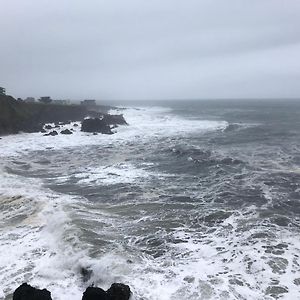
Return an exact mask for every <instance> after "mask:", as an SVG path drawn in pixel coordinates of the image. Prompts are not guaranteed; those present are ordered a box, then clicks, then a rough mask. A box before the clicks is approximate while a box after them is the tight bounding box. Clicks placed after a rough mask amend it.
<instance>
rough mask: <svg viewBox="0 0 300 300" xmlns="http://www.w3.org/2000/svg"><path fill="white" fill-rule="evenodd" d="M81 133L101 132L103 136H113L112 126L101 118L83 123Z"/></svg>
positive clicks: (86, 120)
mask: <svg viewBox="0 0 300 300" xmlns="http://www.w3.org/2000/svg"><path fill="white" fill-rule="evenodd" d="M81 131H84V132H100V133H102V134H113V132H112V131H111V129H110V126H109V125H108V124H106V123H105V121H104V120H100V119H99V118H94V119H85V120H83V121H82V123H81Z"/></svg>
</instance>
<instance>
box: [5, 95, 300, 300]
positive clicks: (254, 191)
mask: <svg viewBox="0 0 300 300" xmlns="http://www.w3.org/2000/svg"><path fill="white" fill-rule="evenodd" d="M122 113H124V117H125V119H126V120H127V122H128V123H129V126H123V127H119V128H118V129H117V133H116V134H114V135H112V136H106V135H97V136H93V135H92V134H86V133H82V132H80V131H78V132H75V133H74V134H73V135H71V136H62V135H58V136H55V137H43V136H42V134H39V133H35V134H21V135H16V136H7V137H3V138H2V140H1V141H0V168H1V173H0V199H1V200H0V207H1V209H0V211H1V216H0V230H1V235H0V251H1V253H2V254H3V255H2V256H1V258H0V270H1V272H0V298H1V297H2V298H4V299H10V298H11V293H12V292H13V290H14V289H15V288H16V287H17V286H18V285H19V284H21V283H22V282H24V281H28V282H29V283H31V284H32V285H35V286H37V287H41V288H47V289H49V290H50V291H51V292H52V297H53V299H54V300H58V299H61V300H65V299H70V298H72V299H74V300H79V299H81V296H82V292H83V291H84V290H85V288H86V287H87V286H89V285H91V284H95V285H97V286H99V287H102V288H108V287H109V286H110V284H111V283H113V282H124V283H126V284H129V285H130V287H131V288H132V291H133V299H135V300H142V299H145V300H146V299H147V300H156V299H157V300H158V299H162V300H169V299H175V300H177V299H192V300H193V299H194V300H196V299H197V300H198V299H297V298H298V297H299V292H300V275H299V274H300V259H299V256H300V240H299V233H300V228H299V226H300V205H299V204H300V203H299V202H300V186H299V185H300V154H299V153H300V103H299V102H297V101H251V102H250V101H249V102H248V101H245V102H238V101H211V102H208V101H207V102H205V101H204V102H201V101H200V102H197V101H185V102H184V101H182V102H180V101H176V102H156V106H153V105H150V103H139V107H137V105H133V104H132V103H131V107H130V108H127V109H125V110H122ZM8 249H9V250H8ZM82 268H84V269H86V270H89V271H91V272H89V276H83V274H82ZM70 293H71V294H70Z"/></svg>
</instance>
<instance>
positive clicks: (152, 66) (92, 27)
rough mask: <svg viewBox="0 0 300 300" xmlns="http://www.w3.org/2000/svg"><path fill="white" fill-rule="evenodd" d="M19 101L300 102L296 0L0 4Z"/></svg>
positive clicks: (3, 82)
mask: <svg viewBox="0 0 300 300" xmlns="http://www.w3.org/2000/svg"><path fill="white" fill-rule="evenodd" d="M0 4H1V9H0V86H4V87H6V88H7V90H8V93H9V94H12V95H14V96H16V97H26V96H34V97H39V96H42V95H51V96H52V97H53V98H71V99H83V98H95V99H187V98H189V99H191V98H193V99H198V98H200V99H202V98H204V99H206V98H260V97H264V98H266V97H267V98H268V97H276V98H280V97H299V98H300V1H299V0H226V1H225V0H219V1H217V0H181V1H180V0H106V1H104V0H0Z"/></svg>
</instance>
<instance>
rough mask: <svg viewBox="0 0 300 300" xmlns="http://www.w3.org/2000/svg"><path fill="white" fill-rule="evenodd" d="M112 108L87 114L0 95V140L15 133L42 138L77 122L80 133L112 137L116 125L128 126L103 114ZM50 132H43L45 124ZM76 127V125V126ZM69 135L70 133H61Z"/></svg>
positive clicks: (116, 117)
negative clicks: (35, 134)
mask: <svg viewBox="0 0 300 300" xmlns="http://www.w3.org/2000/svg"><path fill="white" fill-rule="evenodd" d="M111 108H112V107H106V106H102V107H101V111H97V110H91V109H89V108H87V107H84V106H82V105H75V104H74V105H55V104H42V103H25V102H22V101H18V100H15V99H14V98H13V97H11V96H6V95H0V136H1V135H9V134H17V133H19V132H26V133H33V132H42V133H45V135H46V136H54V135H57V134H58V132H57V131H56V130H55V128H59V127H60V126H62V125H65V124H70V123H71V122H81V131H84V132H95V133H102V134H113V133H114V132H113V131H112V130H111V129H113V128H116V127H117V126H119V125H128V124H127V122H126V121H125V119H124V117H123V115H110V114H108V113H107V111H108V110H109V109H111ZM49 123H53V124H54V125H51V126H52V127H53V130H52V131H51V132H47V131H46V130H47V129H50V128H46V126H49V125H46V124H49ZM77 126H78V124H77ZM60 133H62V134H72V131H70V130H69V131H64V132H63V131H61V132H60Z"/></svg>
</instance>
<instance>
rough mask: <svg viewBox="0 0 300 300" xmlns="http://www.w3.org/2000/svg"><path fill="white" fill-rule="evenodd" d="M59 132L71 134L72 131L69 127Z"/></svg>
mask: <svg viewBox="0 0 300 300" xmlns="http://www.w3.org/2000/svg"><path fill="white" fill-rule="evenodd" d="M60 133H61V134H73V132H72V131H71V130H69V129H65V130H62V131H61V132H60Z"/></svg>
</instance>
